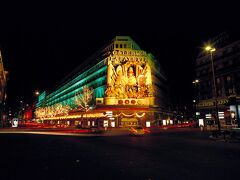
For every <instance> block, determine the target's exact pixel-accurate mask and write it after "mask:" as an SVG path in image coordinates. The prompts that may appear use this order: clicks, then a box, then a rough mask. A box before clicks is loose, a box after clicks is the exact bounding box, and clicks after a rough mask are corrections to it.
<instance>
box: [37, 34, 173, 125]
mask: <svg viewBox="0 0 240 180" xmlns="http://www.w3.org/2000/svg"><path fill="white" fill-rule="evenodd" d="M85 86H88V87H91V88H92V89H93V90H94V93H93V97H94V99H93V102H92V103H91V105H90V106H91V108H89V110H88V111H81V110H80V108H79V107H77V106H76V103H75V101H76V96H77V94H78V93H82V91H83V88H84V87H85ZM168 102H169V100H168V87H167V79H166V77H165V75H164V73H163V71H162V69H161V67H160V64H159V62H158V61H157V60H156V59H155V57H154V56H153V55H152V54H150V53H147V52H146V51H144V50H141V49H140V47H139V46H138V45H137V44H136V43H135V42H134V41H133V40H132V39H131V38H130V37H128V36H116V37H115V38H114V39H113V40H112V41H110V42H109V43H108V44H107V45H106V46H104V47H103V48H101V49H100V50H99V51H97V52H96V53H95V54H94V55H93V56H91V57H90V58H88V59H87V60H86V61H85V62H84V64H82V65H81V66H80V67H79V68H77V69H76V70H75V71H73V72H72V73H71V74H70V75H69V76H68V77H66V78H65V80H64V83H63V84H61V85H60V86H59V87H58V88H57V89H56V90H55V91H53V92H50V93H47V92H43V93H42V94H41V95H40V96H39V100H38V104H37V110H36V112H37V113H36V115H37V117H38V118H39V119H41V120H42V121H45V122H48V123H56V122H57V123H59V121H61V123H67V124H70V125H71V124H74V125H76V124H78V123H84V124H87V125H92V124H94V125H99V126H105V125H104V122H106V121H107V122H108V123H107V124H108V125H107V126H113V127H125V126H135V125H139V124H142V125H146V124H148V126H149V122H150V121H151V123H154V121H156V119H159V117H160V116H161V114H164V110H165V107H166V106H167V104H168ZM56 109H58V112H56ZM109 111H110V112H112V114H111V117H110V116H109V115H108V114H107V112H109ZM64 119H66V120H65V121H64ZM76 122H77V123H76ZM105 124H106V123H105Z"/></svg>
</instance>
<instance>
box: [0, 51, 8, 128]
mask: <svg viewBox="0 0 240 180" xmlns="http://www.w3.org/2000/svg"><path fill="white" fill-rule="evenodd" d="M6 74H7V71H5V70H4V67H3V60H2V54H1V51H0V120H1V121H0V123H1V125H3V124H4V122H3V121H4V120H5V119H6V116H5V115H4V112H3V110H4V100H5V99H6V85H7V79H6Z"/></svg>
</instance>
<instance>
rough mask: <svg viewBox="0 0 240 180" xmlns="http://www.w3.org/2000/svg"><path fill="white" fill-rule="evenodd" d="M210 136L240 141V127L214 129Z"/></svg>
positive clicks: (223, 139) (219, 139)
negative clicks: (221, 129)
mask: <svg viewBox="0 0 240 180" xmlns="http://www.w3.org/2000/svg"><path fill="white" fill-rule="evenodd" d="M209 138H210V139H212V140H215V141H224V142H240V128H234V129H231V130H223V131H221V132H218V131H212V135H210V136H209Z"/></svg>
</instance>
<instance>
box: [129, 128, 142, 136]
mask: <svg viewBox="0 0 240 180" xmlns="http://www.w3.org/2000/svg"><path fill="white" fill-rule="evenodd" d="M129 132H130V135H133V136H143V135H144V134H146V131H145V130H144V128H143V127H141V126H137V127H130V128H129Z"/></svg>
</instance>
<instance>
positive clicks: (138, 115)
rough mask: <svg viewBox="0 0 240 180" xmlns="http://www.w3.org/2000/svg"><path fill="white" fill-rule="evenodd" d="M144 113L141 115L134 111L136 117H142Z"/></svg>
mask: <svg viewBox="0 0 240 180" xmlns="http://www.w3.org/2000/svg"><path fill="white" fill-rule="evenodd" d="M145 114H146V113H142V115H138V113H135V115H136V116H137V117H138V118H142V117H143V116H145Z"/></svg>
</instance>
